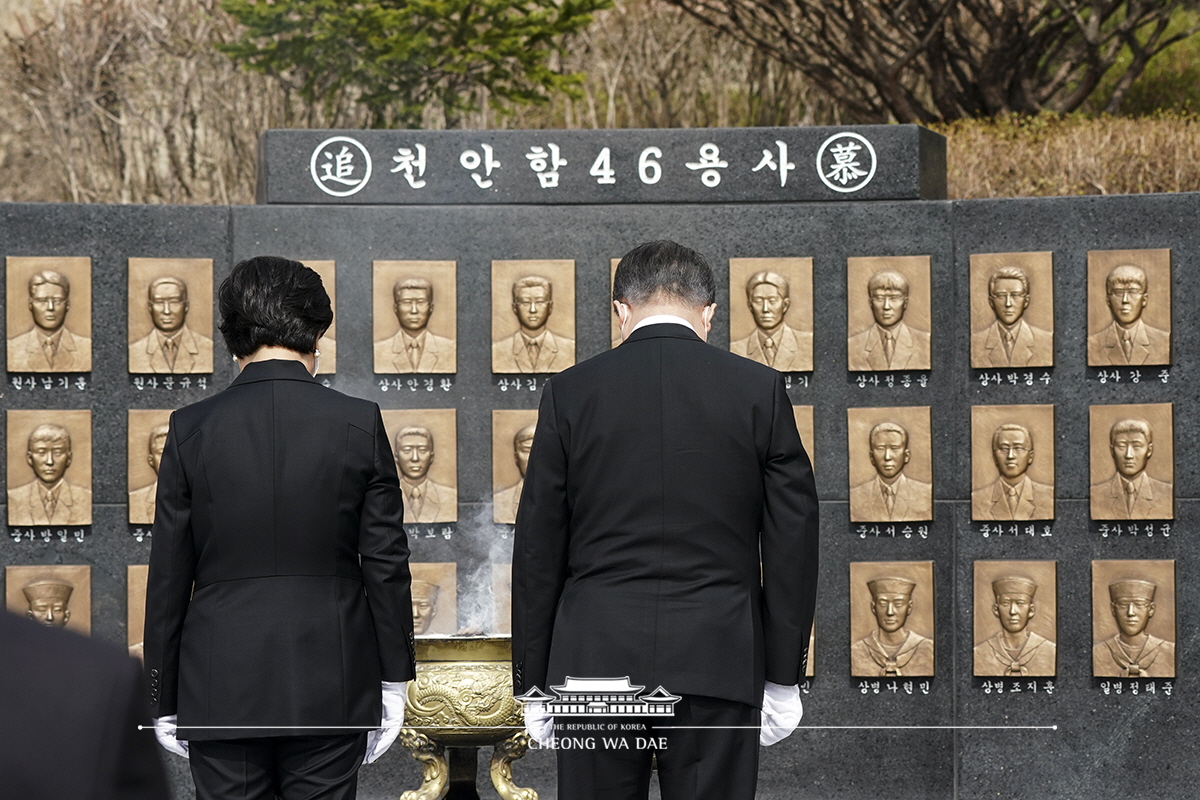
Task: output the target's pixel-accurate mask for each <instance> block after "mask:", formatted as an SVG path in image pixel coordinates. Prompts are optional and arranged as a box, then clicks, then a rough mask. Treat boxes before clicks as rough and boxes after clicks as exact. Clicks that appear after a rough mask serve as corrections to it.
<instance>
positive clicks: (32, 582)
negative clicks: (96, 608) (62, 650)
mask: <svg viewBox="0 0 1200 800" xmlns="http://www.w3.org/2000/svg"><path fill="white" fill-rule="evenodd" d="M4 600H5V605H6V606H7V607H8V610H9V611H11V612H12V613H13V614H16V615H17V616H20V617H25V618H27V619H31V620H33V621H34V622H36V623H38V624H39V625H45V626H46V627H48V628H66V629H67V630H69V631H75V632H76V633H82V634H85V635H87V634H90V633H91V632H92V569H91V567H87V566H83V565H76V564H53V565H49V564H47V565H41V564H39V565H36V566H16V567H5V568H4ZM51 688H52V687H51Z"/></svg>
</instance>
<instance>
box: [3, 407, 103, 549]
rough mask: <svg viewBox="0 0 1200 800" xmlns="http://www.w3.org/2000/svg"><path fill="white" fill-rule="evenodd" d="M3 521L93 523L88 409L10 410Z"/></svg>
mask: <svg viewBox="0 0 1200 800" xmlns="http://www.w3.org/2000/svg"><path fill="white" fill-rule="evenodd" d="M6 418H7V423H8V442H7V444H8V449H7V453H8V524H9V525H38V526H58V525H91V524H92V412H91V411H87V410H82V411H60V410H21V411H17V410H10V411H9V412H8V413H7V415H6Z"/></svg>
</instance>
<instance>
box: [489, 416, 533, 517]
mask: <svg viewBox="0 0 1200 800" xmlns="http://www.w3.org/2000/svg"><path fill="white" fill-rule="evenodd" d="M536 427H537V410H536V409H520V410H494V411H492V509H493V513H492V519H493V521H495V522H499V523H502V524H505V525H512V524H513V523H515V522H516V521H517V507H518V506H519V505H520V502H521V490H522V489H524V488H525V468H526V467H527V466H528V465H529V451H530V450H531V449H532V448H533V434H534V430H535V428H536Z"/></svg>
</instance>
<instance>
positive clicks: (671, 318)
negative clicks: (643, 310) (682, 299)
mask: <svg viewBox="0 0 1200 800" xmlns="http://www.w3.org/2000/svg"><path fill="white" fill-rule="evenodd" d="M663 322H670V323H672V324H675V325H683V326H685V327H686V328H687V329H688V330H690V331H691V332H692V333H694V334H696V335H697V336H700V334H699V332H697V330H696V329H695V328H693V327H692V323H690V322H688V321H687V320H686V319H684V318H683V317H677V316H675V315H674V314H655V315H654V316H652V317H646V318H645V319H644V320H642V321H641V322H639V323H638V324H637V325H634V326H633V331H636V330H637V329H638V328H644V327H646V326H647V325H658V324H660V323H663ZM633 331H630V333H633ZM700 338H704V337H702V336H701V337H700Z"/></svg>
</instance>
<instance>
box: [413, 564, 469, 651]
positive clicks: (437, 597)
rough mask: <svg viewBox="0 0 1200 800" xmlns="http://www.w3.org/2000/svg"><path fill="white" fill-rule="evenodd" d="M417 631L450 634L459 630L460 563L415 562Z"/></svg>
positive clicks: (415, 616) (414, 606) (414, 631)
mask: <svg viewBox="0 0 1200 800" xmlns="http://www.w3.org/2000/svg"><path fill="white" fill-rule="evenodd" d="M409 569H410V570H411V571H412V613H413V633H414V634H415V635H417V636H428V635H431V634H450V633H454V632H456V631H457V630H458V565H457V564H456V563H454V562H453V561H450V562H442V563H424V564H418V563H411V564H409Z"/></svg>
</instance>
